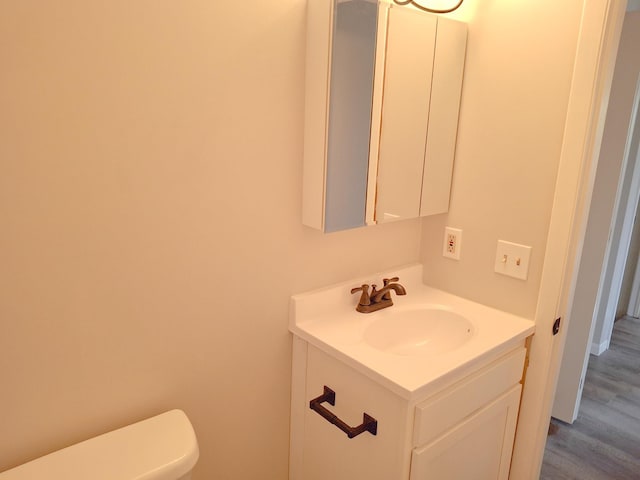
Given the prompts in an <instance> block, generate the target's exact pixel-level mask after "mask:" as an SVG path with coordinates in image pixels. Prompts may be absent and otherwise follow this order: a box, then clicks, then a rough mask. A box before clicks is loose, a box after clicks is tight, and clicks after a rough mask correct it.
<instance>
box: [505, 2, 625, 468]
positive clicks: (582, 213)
mask: <svg viewBox="0 0 640 480" xmlns="http://www.w3.org/2000/svg"><path fill="white" fill-rule="evenodd" d="M626 6H627V1H626V0H585V2H584V11H583V17H582V25H581V28H580V36H579V38H578V48H577V51H576V62H575V66H574V73H573V80H572V84H571V93H570V96H569V106H568V110H567V121H566V126H565V134H564V139H563V145H562V153H561V157H560V165H559V169H558V178H557V182H556V190H555V194H554V202H553V209H552V211H551V221H550V224H549V233H548V237H547V247H546V251H545V259H544V266H543V272H542V280H541V283H540V291H539V294H538V305H537V309H536V316H535V321H536V334H535V336H534V338H533V342H532V344H531V351H530V363H529V369H528V371H527V380H526V384H525V386H524V391H523V397H522V407H521V412H520V419H519V423H518V430H517V432H516V441H515V445H514V453H513V462H512V467H511V475H510V476H511V478H512V479H514V480H515V479H517V480H525V479H531V480H535V479H537V478H538V477H539V475H540V467H541V465H542V458H543V455H544V448H545V444H546V438H547V430H548V425H549V419H550V418H551V407H552V404H553V397H554V393H555V387H556V382H557V378H558V373H559V368H560V359H561V358H562V349H563V347H564V342H565V340H566V335H565V333H566V330H567V329H566V325H564V326H562V327H561V330H560V334H559V335H556V336H553V335H552V326H553V323H554V321H555V319H556V318H558V317H563V318H565V317H566V312H567V308H568V306H569V305H571V298H572V296H573V293H574V290H575V283H576V269H577V261H578V260H579V258H580V253H581V250H582V242H583V239H584V233H585V230H586V223H587V222H586V221H587V215H588V210H589V202H590V198H591V193H592V189H593V182H594V178H595V171H596V166H597V159H598V154H599V151H600V144H601V140H602V132H603V128H604V120H605V114H606V110H607V108H606V107H607V102H608V98H609V92H610V89H611V80H612V77H613V69H614V66H615V60H616V54H617V48H618V43H619V41H620V34H621V31H622V22H623V20H624V14H625V9H626Z"/></svg>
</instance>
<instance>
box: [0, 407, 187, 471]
mask: <svg viewBox="0 0 640 480" xmlns="http://www.w3.org/2000/svg"><path fill="white" fill-rule="evenodd" d="M197 461H198V442H197V440H196V435H195V433H194V431H193V427H192V426H191V423H190V422H189V419H188V418H187V416H186V415H185V413H184V412H183V411H182V410H171V411H169V412H166V413H163V414H161V415H157V416H155V417H152V418H148V419H147V420H143V421H141V422H138V423H134V424H132V425H128V426H126V427H123V428H120V429H118V430H114V431H112V432H109V433H105V434H103V435H99V436H97V437H94V438H91V439H89V440H86V441H84V442H81V443H77V444H75V445H71V446H70V447H67V448H64V449H62V450H58V451H57V452H53V453H50V454H49V455H45V456H44V457H40V458H38V459H36V460H33V461H31V462H28V463H25V464H24V465H20V466H18V467H15V468H13V469H11V470H7V471H6V472H4V473H0V480H35V479H37V480H60V479H64V480H87V479H92V480H134V479H135V480H176V479H178V478H180V477H181V476H183V475H185V474H187V473H189V472H190V471H191V470H192V469H193V467H194V466H195V464H196V462H197Z"/></svg>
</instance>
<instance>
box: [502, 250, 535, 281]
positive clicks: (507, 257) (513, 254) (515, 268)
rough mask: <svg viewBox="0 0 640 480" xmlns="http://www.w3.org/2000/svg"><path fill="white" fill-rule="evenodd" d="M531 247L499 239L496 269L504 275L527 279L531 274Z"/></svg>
mask: <svg viewBox="0 0 640 480" xmlns="http://www.w3.org/2000/svg"><path fill="white" fill-rule="evenodd" d="M530 258H531V247H529V246H528V245H520V244H518V243H512V242H506V241H504V240H498V248H497V250H496V262H495V268H494V269H495V271H496V272H497V273H500V274H502V275H507V276H509V277H514V278H518V279H520V280H526V279H527V277H528V276H529V260H530Z"/></svg>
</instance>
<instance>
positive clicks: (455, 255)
mask: <svg viewBox="0 0 640 480" xmlns="http://www.w3.org/2000/svg"><path fill="white" fill-rule="evenodd" d="M449 235H454V236H455V237H456V242H455V245H454V251H453V252H449V249H448V248H447V247H448V240H449ZM461 250H462V230H461V229H459V228H452V227H446V228H445V229H444V240H443V245H442V256H443V257H447V258H451V259H453V260H460V251H461Z"/></svg>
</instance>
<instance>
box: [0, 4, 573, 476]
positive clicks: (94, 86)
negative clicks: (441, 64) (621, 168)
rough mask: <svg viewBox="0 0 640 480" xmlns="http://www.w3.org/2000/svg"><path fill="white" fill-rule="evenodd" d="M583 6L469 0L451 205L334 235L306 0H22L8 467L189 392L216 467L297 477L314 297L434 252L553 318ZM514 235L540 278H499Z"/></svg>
mask: <svg viewBox="0 0 640 480" xmlns="http://www.w3.org/2000/svg"><path fill="white" fill-rule="evenodd" d="M581 5H582V2H581V1H580V0H571V1H567V2H556V1H551V0H545V1H544V2H514V1H513V0H477V1H472V0H468V1H467V2H465V6H464V7H463V8H464V9H461V11H460V12H459V15H461V16H462V17H464V16H467V18H465V19H466V20H469V21H470V36H469V50H468V62H467V78H466V79H465V87H464V92H463V105H462V116H461V122H460V141H459V145H458V155H457V165H456V168H455V178H454V186H453V198H452V203H451V213H450V214H449V215H441V216H436V217H433V218H429V219H426V220H425V221H424V222H423V224H424V227H423V228H421V227H420V222H419V221H417V220H416V221H407V222H400V223H397V224H389V225H386V226H381V227H376V228H374V229H367V230H358V231H350V232H342V233H337V234H332V235H322V234H320V233H318V232H316V231H312V230H310V229H307V228H304V227H302V226H301V224H300V223H301V222H300V210H301V209H300V198H301V191H300V183H301V155H302V119H303V79H304V71H303V69H304V65H303V52H304V44H305V41H304V34H305V29H304V13H305V2H304V0H268V1H266V0H259V1H258V0H255V1H252V0H247V1H243V2H233V1H231V2H220V1H196V0H188V1H184V2H169V1H166V0H156V1H153V2H151V1H149V0H141V1H137V2H131V1H123V0H112V1H110V2H86V1H77V0H76V1H73V0H60V1H58V2H36V1H35V0H21V1H20V2H11V1H9V0H0V11H2V15H0V65H2V74H1V75H0V106H1V108H0V225H2V235H0V265H1V274H0V329H1V331H0V371H2V392H3V393H2V396H0V398H1V400H0V406H1V408H2V410H1V411H2V412H4V413H3V415H2V417H1V424H2V427H1V430H0V470H2V469H4V468H7V467H10V466H13V465H15V464H18V463H21V462H23V461H25V460H28V459H30V458H32V457H34V456H37V455H40V454H43V453H46V452H48V451H50V450H52V449H55V448H58V447H61V446H64V445H67V444H70V443H73V442H75V441H78V440H80V439H83V438H86V437H87V436H90V435H93V434H96V433H99V432H101V431H104V430H106V429H110V428H113V427H117V426H120V425H123V424H125V423H128V422H130V421H133V420H136V419H139V418H142V417H145V416H147V415H151V414H154V413H158V412H160V411H162V410H165V409H169V408H173V407H180V408H183V409H184V410H185V411H186V412H187V414H188V415H189V416H190V418H191V419H192V421H193V423H194V426H195V428H196V430H197V433H198V437H199V441H200V444H201V461H200V463H199V466H198V470H197V477H196V478H198V479H209V478H220V479H230V480H231V479H234V480H236V479H241V480H245V479H246V480H249V479H260V480H263V479H268V480H271V479H273V480H281V479H284V478H286V471H287V449H288V409H289V402H288V398H289V380H290V378H289V371H290V337H289V334H288V333H287V310H288V298H289V296H290V295H291V294H292V293H294V292H300V291H304V290H306V289H309V288H312V287H316V286H320V285H324V284H327V283H331V282H334V281H338V280H343V279H345V278H349V277H352V276H355V275H359V274H364V273H366V272H371V271H375V270H379V269H385V268H388V267H391V266H394V265H398V264H403V263H408V262H412V261H416V260H418V259H420V258H422V260H423V261H424V262H425V264H426V266H427V274H426V279H427V281H428V282H429V283H432V284H435V285H436V286H439V287H442V288H445V289H447V290H450V291H452V292H454V293H458V294H462V295H466V296H468V297H470V298H472V299H475V300H479V301H481V302H482V303H486V304H490V305H494V306H497V307H501V308H504V309H506V310H509V311H512V312H515V313H520V314H523V315H526V316H529V317H531V316H532V315H533V310H534V306H535V302H536V300H537V298H536V297H537V289H538V284H539V279H540V271H541V265H542V258H543V253H544V244H545V236H546V232H547V227H548V221H549V212H550V208H551V201H552V193H553V189H554V177H555V172H556V169H557V164H558V157H559V153H560V142H561V138H562V130H563V122H564V116H565V113H566V112H565V111H566V105H567V94H568V90H569V82H570V76H571V68H572V62H573V54H574V49H575V44H576V36H577V28H578V22H579V18H580V9H581ZM550 8H552V11H550V10H549V9H550ZM445 224H449V225H452V226H455V227H460V228H462V229H463V230H464V245H463V252H462V259H461V261H460V262H457V263H456V262H453V261H451V260H447V259H444V258H442V257H441V245H442V235H443V227H444V225H445ZM421 236H422V238H423V240H422V242H421ZM498 238H504V239H506V240H511V241H516V242H521V243H526V244H529V245H532V246H533V247H534V250H533V256H532V268H531V273H530V280H529V281H527V282H521V281H518V280H515V279H510V278H507V277H500V276H498V275H496V274H494V273H493V257H494V255H495V243H496V240H497V239H498ZM421 247H422V251H423V253H422V257H420V248H421Z"/></svg>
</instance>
